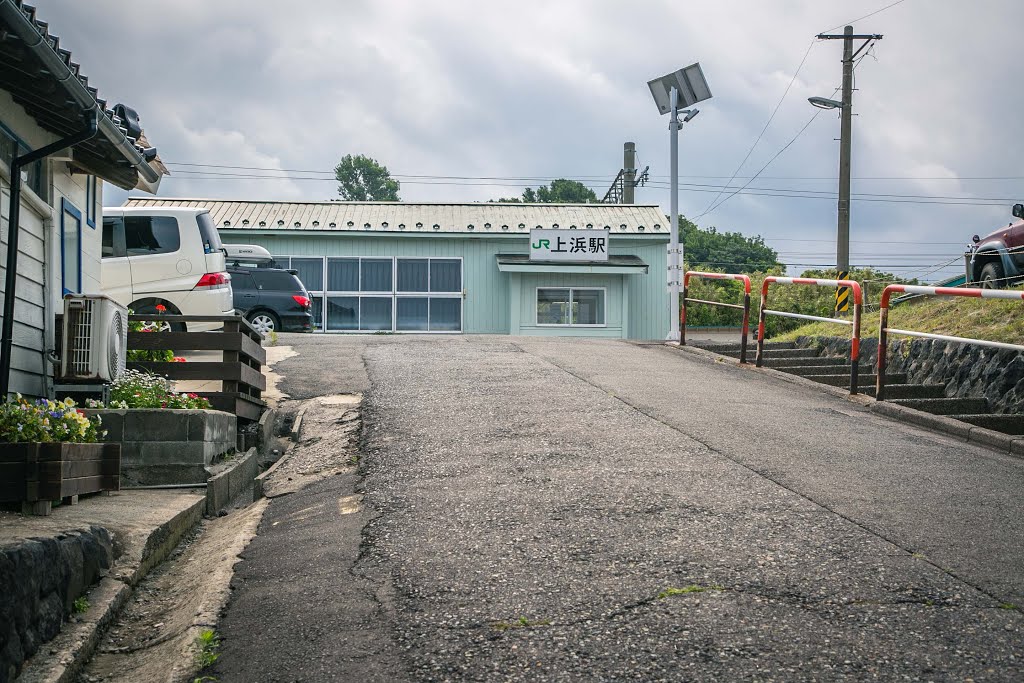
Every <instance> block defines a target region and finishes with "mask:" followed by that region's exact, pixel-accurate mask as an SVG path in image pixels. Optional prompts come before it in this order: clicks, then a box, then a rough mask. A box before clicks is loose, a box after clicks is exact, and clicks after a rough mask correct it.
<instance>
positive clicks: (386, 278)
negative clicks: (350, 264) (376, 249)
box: [360, 258, 391, 329]
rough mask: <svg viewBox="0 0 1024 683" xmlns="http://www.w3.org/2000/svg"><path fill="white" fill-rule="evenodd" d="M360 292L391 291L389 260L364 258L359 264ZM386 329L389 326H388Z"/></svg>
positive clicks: (389, 327)
mask: <svg viewBox="0 0 1024 683" xmlns="http://www.w3.org/2000/svg"><path fill="white" fill-rule="evenodd" d="M360 272H361V278H362V279H361V280H360V282H361V284H362V288H361V289H360V291H363V292H390V291H391V259H382V258H364V259H362V263H361V268H360ZM388 329H391V326H390V325H388Z"/></svg>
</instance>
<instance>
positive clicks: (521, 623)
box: [491, 617, 551, 631]
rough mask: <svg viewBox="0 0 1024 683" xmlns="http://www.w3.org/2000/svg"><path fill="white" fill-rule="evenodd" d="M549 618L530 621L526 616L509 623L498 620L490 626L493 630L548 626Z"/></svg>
mask: <svg viewBox="0 0 1024 683" xmlns="http://www.w3.org/2000/svg"><path fill="white" fill-rule="evenodd" d="M550 625H551V620H550V619H538V620H536V621H530V620H529V619H527V618H526V617H519V618H518V619H517V620H515V621H513V622H512V623H509V622H507V621H499V622H497V623H494V624H491V628H493V629H494V630H495V631H508V630H509V629H515V628H536V627H538V626H550Z"/></svg>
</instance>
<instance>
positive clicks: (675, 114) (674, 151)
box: [668, 86, 682, 341]
mask: <svg viewBox="0 0 1024 683" xmlns="http://www.w3.org/2000/svg"><path fill="white" fill-rule="evenodd" d="M668 98H669V102H670V104H671V107H672V118H671V119H669V123H668V131H669V132H668V135H669V165H670V168H671V171H670V173H671V176H670V182H669V188H670V189H669V192H670V193H671V195H672V196H671V198H670V199H669V206H670V207H671V208H670V209H669V213H670V217H669V221H670V222H669V227H668V229H669V247H668V252H669V253H668V273H669V282H670V283H671V287H670V290H669V309H670V316H671V317H670V318H669V321H670V322H669V328H668V340H669V341H679V266H680V263H681V262H682V258H680V256H681V251H682V249H681V248H680V240H679V90H678V89H677V88H676V87H675V86H672V89H671V90H670V91H669V96H668Z"/></svg>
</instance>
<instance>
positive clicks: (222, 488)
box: [206, 448, 260, 517]
mask: <svg viewBox="0 0 1024 683" xmlns="http://www.w3.org/2000/svg"><path fill="white" fill-rule="evenodd" d="M259 469H260V466H259V462H258V461H257V458H256V449H255V448H250V449H249V450H247V451H246V452H245V455H243V456H242V457H240V458H238V459H237V460H235V461H233V462H232V463H231V467H229V468H228V469H226V470H224V471H223V472H218V473H217V474H215V475H214V476H212V477H210V478H209V479H207V481H206V514H207V515H209V516H210V517H213V516H214V515H216V514H217V513H219V512H220V511H221V510H223V509H224V508H226V507H227V506H228V505H230V504H231V501H233V500H234V499H235V498H237V497H238V494H240V493H241V492H242V491H244V490H245V489H247V488H249V487H250V486H252V485H253V481H255V479H256V475H257V474H258V473H259Z"/></svg>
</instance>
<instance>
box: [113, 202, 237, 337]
mask: <svg viewBox="0 0 1024 683" xmlns="http://www.w3.org/2000/svg"><path fill="white" fill-rule="evenodd" d="M225 265H226V263H225V257H224V248H223V246H222V245H221V242H220V235H218V234H217V228H216V227H215V226H214V224H213V220H212V219H211V218H210V214H209V212H208V211H207V210H206V209H189V208H177V207H175V208H149V207H138V208H124V207H117V208H111V209H107V208H104V209H103V259H102V265H101V286H102V289H103V293H104V294H105V295H107V296H108V297H110V298H111V299H114V300H115V301H117V302H118V303H119V304H121V305H123V306H127V307H128V308H130V309H131V310H132V311H134V312H136V313H157V312H158V309H157V306H158V305H162V306H163V307H164V308H166V309H167V313H170V314H178V313H180V314H183V315H233V314H234V306H233V304H232V293H231V276H230V275H229V274H228V273H227V271H226V268H225ZM221 326H222V323H218V322H209V323H189V324H188V330H189V331H190V332H195V331H206V330H214V329H217V328H219V327H221ZM172 327H175V328H177V329H178V330H181V329H182V327H181V326H180V325H173V326H172Z"/></svg>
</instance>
